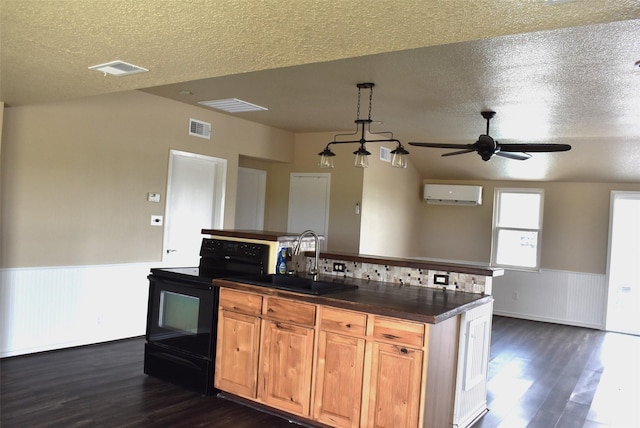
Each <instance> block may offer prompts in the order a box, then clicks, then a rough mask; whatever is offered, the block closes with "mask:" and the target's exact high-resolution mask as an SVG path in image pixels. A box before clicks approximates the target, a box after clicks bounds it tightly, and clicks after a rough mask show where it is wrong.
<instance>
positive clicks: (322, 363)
mask: <svg viewBox="0 0 640 428" xmlns="http://www.w3.org/2000/svg"><path fill="white" fill-rule="evenodd" d="M364 349H365V340H364V339H363V338H357V337H349V336H344V335H342V334H335V333H331V332H327V331H320V333H319V337H318V361H317V365H316V394H315V402H314V412H313V416H314V419H316V420H318V421H320V422H323V423H325V424H327V425H331V426H333V427H358V426H359V425H360V406H361V405H362V375H363V371H364Z"/></svg>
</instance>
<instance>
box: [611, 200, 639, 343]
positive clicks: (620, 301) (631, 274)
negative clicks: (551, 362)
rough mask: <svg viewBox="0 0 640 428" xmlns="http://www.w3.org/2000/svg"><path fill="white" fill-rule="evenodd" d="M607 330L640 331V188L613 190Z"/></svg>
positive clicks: (637, 332) (634, 332) (633, 332)
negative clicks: (637, 189)
mask: <svg viewBox="0 0 640 428" xmlns="http://www.w3.org/2000/svg"><path fill="white" fill-rule="evenodd" d="M609 222H610V224H609V266H608V277H609V281H608V282H609V296H608V301H607V325H606V328H607V330H610V331H618V332H621V333H630V334H638V335H640V192H615V191H614V192H611V215H610V217H609Z"/></svg>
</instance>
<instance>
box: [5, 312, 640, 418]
mask: <svg viewBox="0 0 640 428" xmlns="http://www.w3.org/2000/svg"><path fill="white" fill-rule="evenodd" d="M143 347H144V341H143V339H142V338H136V339H128V340H123V341H118V342H113V343H108V344H99V345H92V346H88V347H82V348H75V349H68V350H60V351H53V352H47V353H42V354H34V355H27V356H21V357H15V358H7V359H3V360H1V361H0V378H1V384H0V388H1V390H0V392H1V394H0V425H2V427H3V428H13V427H33V428H35V427H65V428H66V427H205V426H206V427H225V428H226V427H229V428H231V427H233V428H254V427H260V428H278V427H290V426H291V424H290V423H289V422H288V421H286V420H283V419H280V418H277V417H275V416H271V415H268V414H264V413H261V412H258V411H256V410H253V409H250V408H247V407H244V406H241V405H239V404H236V403H233V402H229V401H225V400H222V399H218V398H214V397H203V396H200V395H198V394H195V393H192V392H189V391H186V390H183V389H181V388H179V387H176V386H174V385H171V384H168V383H166V382H163V381H160V380H158V379H155V378H153V377H149V376H146V375H144V374H143V372H142V364H143ZM639 387H640V337H636V336H628V335H619V334H613V333H604V332H601V331H596V330H590V329H582V328H576V327H567V326H559V325H553V324H545V323H538V322H533V321H524V320H517V319H510V318H502V317H495V318H494V328H493V336H492V348H491V360H490V364H489V383H488V388H489V392H488V400H489V409H490V411H489V413H487V414H486V415H485V416H484V417H483V418H482V419H481V420H480V421H479V422H478V423H477V424H476V425H475V426H474V428H494V427H500V428H515V427H530V428H552V427H558V428H560V427H586V428H596V427H598V428H601V427H616V428H632V427H634V428H637V427H640V410H639V409H640V394H639V392H638V391H639Z"/></svg>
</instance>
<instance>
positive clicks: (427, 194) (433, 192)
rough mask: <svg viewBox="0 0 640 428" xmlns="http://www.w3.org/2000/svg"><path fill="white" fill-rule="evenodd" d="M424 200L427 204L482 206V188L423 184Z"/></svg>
mask: <svg viewBox="0 0 640 428" xmlns="http://www.w3.org/2000/svg"><path fill="white" fill-rule="evenodd" d="M424 200H425V201H427V203H428V204H440V205H469V206H476V205H482V186H460V185H454V184H425V185H424Z"/></svg>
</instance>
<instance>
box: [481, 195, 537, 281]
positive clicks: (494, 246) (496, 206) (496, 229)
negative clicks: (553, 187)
mask: <svg viewBox="0 0 640 428" xmlns="http://www.w3.org/2000/svg"><path fill="white" fill-rule="evenodd" d="M504 193H521V194H525V193H526V194H532V193H534V194H538V195H540V206H539V207H538V208H539V210H540V212H539V213H538V227H537V228H526V227H500V226H499V225H498V220H499V218H500V216H499V214H500V199H501V195H502V194H504ZM543 213H544V189H533V188H531V189H530V188H504V187H497V188H496V189H495V190H494V200H493V234H492V238H491V265H492V266H495V267H501V268H505V269H513V270H523V271H539V270H540V255H541V254H542V224H543V217H542V215H543ZM501 230H516V231H526V232H537V233H538V240H537V245H536V249H537V253H536V263H535V266H520V265H507V264H499V263H497V262H496V260H497V254H498V234H499V233H500V231H501Z"/></svg>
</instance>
